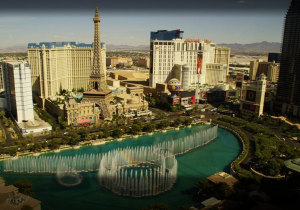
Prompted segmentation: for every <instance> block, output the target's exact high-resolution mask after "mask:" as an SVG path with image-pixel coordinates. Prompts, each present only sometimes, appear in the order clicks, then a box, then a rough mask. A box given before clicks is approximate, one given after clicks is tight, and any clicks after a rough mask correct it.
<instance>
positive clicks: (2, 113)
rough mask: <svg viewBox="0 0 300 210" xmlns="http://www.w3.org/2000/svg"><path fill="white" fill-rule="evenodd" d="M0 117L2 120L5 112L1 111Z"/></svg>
mask: <svg viewBox="0 0 300 210" xmlns="http://www.w3.org/2000/svg"><path fill="white" fill-rule="evenodd" d="M0 116H1V118H2V119H3V117H4V116H5V112H4V111H1V112H0Z"/></svg>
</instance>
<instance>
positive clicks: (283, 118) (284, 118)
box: [271, 116, 300, 129]
mask: <svg viewBox="0 0 300 210" xmlns="http://www.w3.org/2000/svg"><path fill="white" fill-rule="evenodd" d="M271 117H272V118H274V119H282V120H284V121H285V122H286V123H287V124H289V125H292V126H293V125H296V126H297V127H298V129H300V124H294V123H291V122H290V121H288V120H287V119H286V117H283V116H280V117H275V116H271Z"/></svg>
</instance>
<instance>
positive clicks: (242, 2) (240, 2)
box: [237, 0, 249, 4]
mask: <svg viewBox="0 0 300 210" xmlns="http://www.w3.org/2000/svg"><path fill="white" fill-rule="evenodd" d="M237 3H238V4H244V3H249V1H243V0H242V1H238V2H237Z"/></svg>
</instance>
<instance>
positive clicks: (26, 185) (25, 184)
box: [14, 179, 34, 197]
mask: <svg viewBox="0 0 300 210" xmlns="http://www.w3.org/2000/svg"><path fill="white" fill-rule="evenodd" d="M14 186H15V187H17V188H19V192H20V193H22V194H24V195H28V196H30V197H32V196H33V194H34V192H33V184H32V182H30V181H28V180H27V179H21V180H18V181H16V182H15V183H14Z"/></svg>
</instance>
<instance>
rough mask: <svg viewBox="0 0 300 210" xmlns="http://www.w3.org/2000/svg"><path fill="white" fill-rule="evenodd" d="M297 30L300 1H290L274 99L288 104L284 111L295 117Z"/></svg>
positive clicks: (299, 77) (299, 74)
mask: <svg viewBox="0 0 300 210" xmlns="http://www.w3.org/2000/svg"><path fill="white" fill-rule="evenodd" d="M299 28H300V1H299V0H292V2H291V5H290V7H289V10H288V12H287V14H286V17H285V24H284V32H283V39H282V40H283V41H282V48H281V56H280V73H279V79H278V87H277V96H276V99H277V101H279V102H283V103H285V104H289V105H288V107H287V109H286V110H289V112H291V113H293V114H296V115H299V111H298V106H300V82H299V81H300V59H299V54H300V31H299V30H298V29H299ZM294 105H296V106H294ZM284 106H286V105H284Z"/></svg>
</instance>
